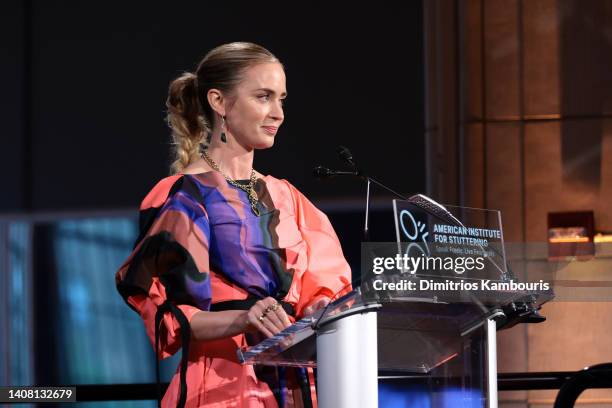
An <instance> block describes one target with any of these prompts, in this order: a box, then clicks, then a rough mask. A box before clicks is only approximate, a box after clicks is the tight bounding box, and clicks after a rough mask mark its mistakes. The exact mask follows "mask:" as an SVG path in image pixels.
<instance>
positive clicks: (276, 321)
mask: <svg viewBox="0 0 612 408" xmlns="http://www.w3.org/2000/svg"><path fill="white" fill-rule="evenodd" d="M246 325H247V328H246V331H249V330H253V329H256V330H259V331H260V332H262V333H263V334H264V335H265V336H266V337H272V336H274V335H276V334H278V333H280V332H281V331H283V330H284V329H286V328H287V327H289V326H291V321H289V317H288V316H287V313H286V312H285V310H284V309H283V308H282V306H281V305H280V303H278V302H277V301H276V299H274V298H272V297H267V298H265V299H261V300H258V301H257V303H255V304H254V305H253V306H252V307H251V308H250V309H249V310H248V312H247V319H246Z"/></svg>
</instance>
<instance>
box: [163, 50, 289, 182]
mask: <svg viewBox="0 0 612 408" xmlns="http://www.w3.org/2000/svg"><path fill="white" fill-rule="evenodd" d="M266 62H279V61H278V59H277V58H276V57H275V56H274V55H273V54H272V53H271V52H270V51H268V50H267V49H265V48H264V47H262V46H260V45H257V44H253V43H249V42H233V43H229V44H223V45H221V46H219V47H216V48H214V49H212V50H211V51H210V52H209V53H208V54H206V56H205V57H204V58H203V59H202V61H200V63H199V64H198V67H197V69H196V71H195V73H190V72H187V73H184V74H182V75H181V76H179V77H178V78H176V79H175V80H173V81H172V82H171V83H170V87H169V90H168V99H167V100H166V107H167V108H168V111H167V122H168V126H170V129H171V130H172V142H173V146H174V148H173V153H174V161H173V163H172V165H171V169H170V170H171V173H172V174H176V173H180V172H181V171H183V169H184V168H185V167H187V166H188V165H189V164H190V163H193V162H194V161H196V160H197V159H198V158H199V157H200V145H201V144H203V143H205V139H206V135H207V133H208V132H210V131H211V130H212V129H213V127H214V117H215V115H214V112H213V109H212V108H211V106H210V104H209V103H208V98H207V94H208V91H209V90H211V89H218V90H220V91H221V92H224V93H226V94H227V95H231V94H232V92H233V90H234V88H235V87H236V85H238V83H239V82H240V80H241V79H242V74H243V73H244V71H246V70H247V69H248V68H250V67H252V66H253V65H257V64H261V63H266Z"/></svg>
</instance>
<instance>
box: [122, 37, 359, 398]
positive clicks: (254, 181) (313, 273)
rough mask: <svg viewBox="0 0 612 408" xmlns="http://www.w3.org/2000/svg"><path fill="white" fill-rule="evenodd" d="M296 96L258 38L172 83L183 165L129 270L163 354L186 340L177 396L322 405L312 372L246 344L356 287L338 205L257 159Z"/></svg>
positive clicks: (143, 220) (156, 204)
mask: <svg viewBox="0 0 612 408" xmlns="http://www.w3.org/2000/svg"><path fill="white" fill-rule="evenodd" d="M286 95H287V91H286V86H285V73H284V69H283V66H282V65H281V63H280V62H279V61H278V59H276V58H275V57H274V55H272V54H271V53H270V52H269V51H268V50H266V49H265V48H263V47H261V46H258V45H256V44H252V43H230V44H225V45H221V46H219V47H217V48H215V49H213V50H212V51H210V52H209V53H208V54H207V55H206V56H205V57H204V59H203V60H202V61H201V62H200V63H199V65H198V67H197V69H196V71H195V72H194V73H185V74H183V75H181V76H180V77H178V78H177V79H175V80H174V81H172V83H171V84H170V88H169V95H168V99H167V108H168V123H169V125H170V128H171V131H172V138H173V146H174V155H175V161H174V163H173V165H172V175H171V176H169V177H166V178H164V179H162V180H160V181H159V182H158V183H157V184H156V185H155V186H154V187H153V188H152V190H151V191H150V192H149V193H148V194H147V195H146V197H145V198H144V200H143V201H142V204H141V206H140V236H139V237H138V239H137V241H136V244H135V247H134V250H133V252H132V254H131V255H130V256H129V257H128V259H127V260H126V261H125V263H124V264H123V265H122V266H121V267H120V269H119V270H118V271H117V273H116V283H117V289H118V291H119V293H120V294H121V296H122V297H123V298H124V300H125V301H126V302H127V303H128V305H129V306H130V307H131V308H132V309H134V310H135V311H136V312H138V314H139V315H140V316H141V318H142V319H143V321H144V324H145V328H146V331H147V334H148V336H149V338H150V340H151V342H152V343H153V344H154V346H155V348H156V353H157V357H158V358H166V357H168V356H170V355H172V354H174V353H175V352H176V351H177V350H178V349H179V348H181V347H182V348H183V360H182V361H181V364H180V365H179V367H178V368H177V372H176V373H175V375H174V377H173V378H172V381H171V383H170V386H169V387H168V389H167V391H166V393H165V395H164V397H163V399H162V402H161V404H162V406H164V407H174V406H185V407H276V406H281V407H289V406H308V405H313V404H315V405H316V400H315V395H314V393H313V391H314V386H313V381H312V373H311V372H308V371H307V370H305V369H292V368H276V367H253V366H249V365H245V366H243V365H240V364H239V363H238V360H237V356H236V350H237V349H238V348H240V347H244V346H247V345H253V344H256V343H257V342H259V341H261V340H263V339H264V338H265V337H270V336H272V335H274V334H277V333H278V332H280V331H281V330H283V329H284V328H286V327H288V326H289V325H290V324H291V321H293V320H294V319H296V318H300V317H302V316H304V315H308V314H311V313H313V312H314V311H316V310H317V309H319V308H321V307H324V306H325V305H326V304H327V303H329V301H330V299H331V298H332V297H333V296H334V295H335V294H337V293H338V292H341V291H344V290H350V288H349V287H348V286H349V285H350V268H349V266H348V263H347V262H346V260H345V258H344V256H343V254H342V249H341V247H340V243H339V241H338V238H337V236H336V234H335V232H334V230H333V228H332V226H331V224H330V222H329V220H328V218H327V217H326V216H325V214H323V213H322V212H321V211H319V210H318V209H317V208H316V207H315V206H314V205H313V204H312V203H311V202H310V201H309V200H308V199H307V198H306V197H305V196H304V195H303V194H302V193H301V192H300V191H298V189H297V188H295V187H294V186H293V185H292V184H291V183H290V182H288V181H286V180H284V179H277V178H275V177H273V176H271V175H263V174H261V173H259V172H258V171H256V170H255V169H254V168H253V157H254V153H255V151H256V150H258V149H267V148H270V147H272V146H273V144H274V139H275V136H276V133H277V131H278V129H279V127H280V126H281V124H282V123H283V119H284V113H283V100H284V99H285V97H286Z"/></svg>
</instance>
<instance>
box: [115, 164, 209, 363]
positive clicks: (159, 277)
mask: <svg viewBox="0 0 612 408" xmlns="http://www.w3.org/2000/svg"><path fill="white" fill-rule="evenodd" d="M198 194H199V192H198V190H197V187H196V186H195V185H194V184H193V182H191V181H190V180H189V179H188V178H186V177H184V176H172V177H168V178H166V179H164V180H162V181H161V182H159V183H158V184H157V185H156V186H155V187H154V188H153V189H152V190H151V192H150V193H149V194H148V195H147V196H146V197H145V199H144V200H143V202H142V204H141V207H140V236H139V238H138V239H137V241H136V245H135V247H134V250H133V252H132V253H131V255H130V256H129V257H128V258H127V260H126V261H125V262H124V263H123V265H121V267H120V268H119V270H118V271H117V273H116V275H115V282H116V285H117V290H118V291H119V293H120V294H121V296H122V297H123V299H124V300H125V301H126V303H127V304H128V305H129V306H130V307H131V308H132V309H134V310H135V311H136V312H138V314H139V315H140V317H141V318H142V320H143V322H144V325H145V329H146V332H147V335H148V337H149V339H150V340H151V343H152V344H153V345H155V318H156V314H157V312H158V310H159V309H160V308H162V306H164V305H165V304H166V303H170V304H171V305H172V307H171V308H172V309H173V310H175V311H176V309H177V308H178V309H179V310H180V312H182V315H183V316H184V318H186V321H187V322H190V321H191V318H192V317H193V315H195V314H196V313H197V312H198V311H200V310H209V308H210V302H211V285H210V277H209V262H208V247H209V240H210V229H209V224H208V220H207V214H206V211H205V209H204V208H203V206H202V205H201V200H198ZM166 306H167V305H166ZM164 310H167V309H166V308H164ZM177 313H178V312H176V313H173V312H171V311H169V310H168V311H165V312H163V315H162V314H161V313H160V315H162V316H161V323H160V325H159V348H158V350H157V355H158V358H166V357H169V356H170V355H172V354H174V353H175V352H176V351H177V350H178V349H179V348H180V347H181V345H182V344H181V343H182V341H181V325H180V324H179V321H178V320H177V317H176V314H177ZM178 314H179V315H180V313H178ZM182 318H183V317H182V316H181V320H182Z"/></svg>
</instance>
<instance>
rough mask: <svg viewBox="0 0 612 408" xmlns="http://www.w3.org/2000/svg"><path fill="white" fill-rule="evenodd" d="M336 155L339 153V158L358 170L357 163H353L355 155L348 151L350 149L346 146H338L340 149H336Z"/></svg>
mask: <svg viewBox="0 0 612 408" xmlns="http://www.w3.org/2000/svg"><path fill="white" fill-rule="evenodd" d="M336 153H338V156H339V157H340V158H341V159H342V160H343V161H344V162H346V163H348V164H349V165H350V166H351V167H352V168H353V169H355V170H357V165H356V164H355V162H354V161H353V154H352V153H351V151H350V150H349V149H348V147H346V146H342V145H340V146H338V148H337V149H336Z"/></svg>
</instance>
